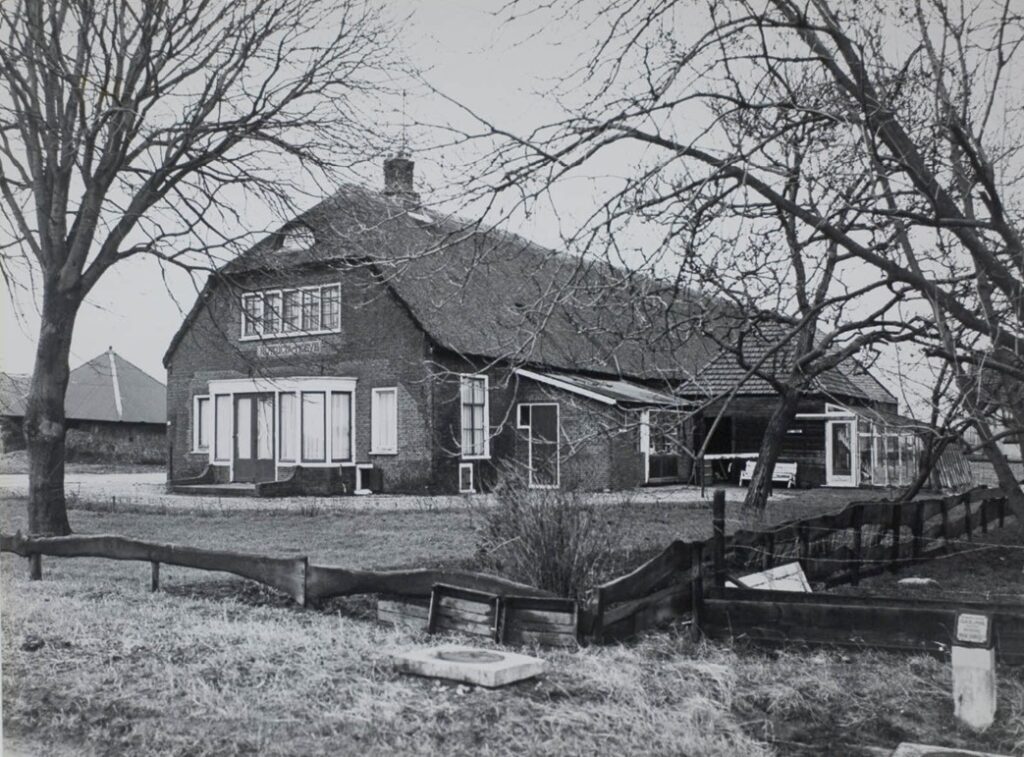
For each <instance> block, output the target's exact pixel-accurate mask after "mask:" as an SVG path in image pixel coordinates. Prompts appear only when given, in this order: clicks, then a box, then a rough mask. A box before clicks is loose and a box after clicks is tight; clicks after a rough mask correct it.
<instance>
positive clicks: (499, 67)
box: [0, 0, 583, 381]
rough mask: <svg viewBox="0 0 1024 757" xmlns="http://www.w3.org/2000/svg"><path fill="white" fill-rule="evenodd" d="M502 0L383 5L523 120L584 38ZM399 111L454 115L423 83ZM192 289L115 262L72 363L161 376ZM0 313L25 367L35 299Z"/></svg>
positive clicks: (513, 121)
mask: <svg viewBox="0 0 1024 757" xmlns="http://www.w3.org/2000/svg"><path fill="white" fill-rule="evenodd" d="M504 4H505V3H504V2H503V1H502V2H493V1H492V0H486V1H482V0H444V1H443V2H437V1H436V0H433V1H431V0H394V1H393V2H391V4H390V5H391V10H392V12H393V13H394V15H395V16H396V17H398V16H402V15H404V14H409V18H408V21H407V22H406V23H405V24H404V25H403V27H402V28H403V29H404V32H403V37H402V38H403V40H404V45H405V48H406V52H407V54H408V56H409V58H410V59H411V62H412V63H413V64H414V65H415V66H417V67H418V68H420V69H421V70H423V71H424V72H425V76H426V78H427V79H428V80H429V81H430V82H431V83H432V84H433V85H434V86H436V87H437V88H439V89H441V90H443V91H444V93H445V94H446V95H448V96H450V97H451V98H453V99H455V100H458V101H459V102H461V103H465V104H466V105H467V106H468V107H470V108H472V109H473V110H474V111H475V112H478V113H480V114H481V115H486V116H487V117H488V118H490V119H493V120H495V121H496V122H499V123H502V124H505V125H509V126H511V127H514V128H526V127H528V126H529V125H530V124H533V123H538V122H540V121H541V120H543V119H544V118H545V117H550V116H551V115H553V114H554V113H555V110H554V109H553V108H551V107H550V103H549V102H547V101H546V100H545V98H542V97H539V96H537V95H536V94H535V92H536V91H538V90H539V89H541V88H543V87H544V86H545V80H546V79H547V80H549V79H550V78H551V77H553V76H554V75H556V74H557V73H558V72H560V71H564V70H565V69H566V67H567V66H569V65H571V62H572V61H573V60H574V59H575V57H576V56H577V55H578V53H579V50H580V49H581V45H582V40H581V37H580V35H579V34H578V32H579V30H578V29H577V30H575V33H572V34H565V33H563V31H564V30H559V29H557V28H555V29H547V31H546V33H539V34H526V33H525V32H526V29H527V25H526V24H523V25H520V26H517V27H515V29H516V30H517V31H515V33H510V30H509V28H508V27H507V26H505V25H503V23H502V18H504V17H503V16H499V15H497V14H499V12H500V10H501V8H502V7H503V6H504ZM531 28H532V25H531ZM406 111H407V113H406V116H405V119H406V120H408V121H418V122H423V123H443V122H447V121H450V120H451V119H453V118H458V117H459V114H458V113H457V111H455V110H454V109H453V107H452V106H451V104H450V103H447V102H445V100H444V98H442V97H439V96H437V95H435V94H432V93H428V92H425V91H419V92H417V91H410V92H409V94H408V98H407V104H406ZM391 119H392V120H393V123H392V124H391V128H392V129H393V132H394V140H395V147H396V149H397V147H398V145H399V144H400V140H401V136H402V127H401V122H402V121H403V115H402V109H401V105H400V104H396V106H395V109H394V112H393V113H392V115H391ZM427 139H429V137H425V136H424V132H423V131H422V130H420V131H419V132H416V131H415V130H414V131H413V132H412V134H411V142H412V144H411V147H412V148H413V149H415V150H424V149H428V148H430V147H432V145H430V144H424V142H425V141H426V140H427ZM437 139H438V140H439V141H440V139H441V136H440V135H437ZM463 157H465V158H466V159H468V158H469V155H468V153H466V152H463V153H455V154H453V155H438V156H436V158H437V159H439V160H441V161H445V162H448V163H449V164H451V162H452V161H453V160H461V159H462V158H463ZM383 158H384V156H383V155H381V156H379V160H377V161H374V163H373V168H372V169H370V168H368V169H367V170H366V172H365V175H363V176H362V177H361V180H362V181H363V183H365V184H367V185H369V186H372V187H377V186H380V185H381V184H382V161H383ZM417 174H418V177H420V178H421V179H422V181H423V182H424V183H425V184H431V185H438V184H440V183H442V181H443V179H442V178H441V176H442V172H441V170H440V168H439V166H438V165H437V163H436V162H435V158H434V157H431V156H430V155H426V156H424V158H422V159H421V160H419V162H418V165H417ZM582 202H583V198H582V197H581V195H580V194H579V193H575V194H574V195H573V196H572V197H571V198H569V199H568V203H569V204H574V205H576V206H577V207H579V206H581V203H582ZM449 210H454V208H449ZM282 220H283V219H282ZM513 230H514V231H516V232H518V233H521V234H523V235H525V236H528V237H531V238H534V239H536V240H537V241H538V242H541V243H543V244H548V245H555V244H557V242H558V234H559V224H558V221H557V219H556V216H555V215H554V214H553V213H550V214H545V213H543V212H541V213H538V214H535V215H533V216H532V217H531V218H530V219H529V220H526V219H524V220H523V221H522V222H521V223H519V224H517V228H515V229H513ZM200 283H201V282H200ZM195 296H196V287H195V285H194V284H193V283H192V281H191V280H190V279H189V277H188V276H186V275H185V274H184V273H182V272H180V271H176V270H168V271H164V270H162V269H161V268H160V267H159V266H158V265H157V263H156V262H155V261H154V260H151V259H147V258H144V257H141V258H134V259H129V260H127V261H124V262H122V263H119V264H118V265H117V266H115V267H114V268H113V269H111V270H110V271H109V272H108V273H107V274H105V276H104V278H103V280H101V281H100V283H99V284H97V286H96V287H95V289H94V290H93V292H92V293H91V294H90V295H89V298H88V300H87V302H86V304H85V306H84V307H83V309H82V311H81V314H80V315H79V318H78V322H77V326H76V329H75V335H74V341H73V343H72V352H71V367H72V368H74V367H76V366H77V365H79V364H81V363H84V362H86V361H87V360H89V359H91V358H93V357H95V356H96V355H97V354H99V353H100V352H102V351H104V350H106V349H107V347H108V346H113V347H114V349H115V350H116V351H117V352H119V353H120V354H121V355H122V356H123V357H124V358H125V359H127V360H129V361H130V362H132V363H135V364H136V365H138V366H139V367H140V368H142V369H143V370H145V371H146V372H148V373H150V374H152V375H153V376H155V377H156V378H158V379H160V380H161V381H165V380H166V374H165V371H164V368H163V364H162V357H163V353H164V351H165V350H166V348H167V345H168V344H169V343H170V340H171V337H172V336H173V335H174V332H175V331H176V330H177V328H178V325H179V324H180V323H181V320H182V318H183V314H184V312H187V310H188V308H189V307H190V306H191V305H192V303H193V301H194V300H195ZM0 318H2V327H3V332H2V338H3V345H2V351H0V369H2V370H5V371H11V372H18V373H29V372H31V370H32V364H33V357H34V350H35V341H36V333H37V331H38V318H37V316H36V313H35V306H34V305H33V304H32V303H31V302H30V301H29V299H28V298H24V299H21V300H19V301H17V302H12V300H11V298H10V295H9V294H8V293H7V292H6V291H4V293H3V310H2V312H0Z"/></svg>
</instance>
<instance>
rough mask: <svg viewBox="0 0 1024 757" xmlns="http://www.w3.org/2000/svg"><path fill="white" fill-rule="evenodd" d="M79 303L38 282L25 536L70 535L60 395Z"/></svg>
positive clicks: (27, 421) (27, 430) (51, 284)
mask: <svg viewBox="0 0 1024 757" xmlns="http://www.w3.org/2000/svg"><path fill="white" fill-rule="evenodd" d="M79 304H80V303H79V300H78V298H77V296H69V295H67V294H66V293H61V292H59V291H58V288H57V285H56V283H55V282H51V281H47V282H46V283H44V285H43V308H42V313H41V319H40V328H39V344H38V345H37V347H36V361H35V368H34V369H33V372H32V384H31V387H30V388H29V394H28V403H27V405H26V408H25V443H26V446H27V448H28V460H29V468H28V530H29V533H31V534H48V535H57V536H62V535H64V534H69V533H71V526H70V525H69V524H68V514H67V506H66V503H65V501H64V439H65V434H66V431H67V429H66V426H65V418H64V396H65V394H66V393H67V388H68V372H69V371H68V357H69V355H70V353H71V333H72V330H73V329H74V324H75V316H76V314H77V312H78V306H79Z"/></svg>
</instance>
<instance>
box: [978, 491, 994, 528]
mask: <svg viewBox="0 0 1024 757" xmlns="http://www.w3.org/2000/svg"><path fill="white" fill-rule="evenodd" d="M991 501H992V500H988V499H983V500H981V505H980V506H979V507H978V520H980V521H981V532H982V533H983V534H987V533H988V511H989V509H990V508H989V506H988V503H989V502H991Z"/></svg>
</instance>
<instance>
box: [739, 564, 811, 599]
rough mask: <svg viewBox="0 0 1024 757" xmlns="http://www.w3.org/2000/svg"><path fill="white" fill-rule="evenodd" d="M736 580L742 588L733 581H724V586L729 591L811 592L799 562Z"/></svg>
mask: <svg viewBox="0 0 1024 757" xmlns="http://www.w3.org/2000/svg"><path fill="white" fill-rule="evenodd" d="M738 580H739V582H740V583H742V584H743V585H742V586H737V584H736V583H735V582H734V581H726V582H725V585H726V586H728V587H729V588H731V589H740V588H742V589H767V590H769V591H802V592H806V593H810V591H811V585H810V583H808V581H807V576H805V575H804V569H803V568H801V567H800V563H799V562H791V563H786V564H785V565H778V566H776V567H774V568H769V569H768V570H763V571H761V572H760V573H751V574H750V575H749V576H740V578H739V579H738Z"/></svg>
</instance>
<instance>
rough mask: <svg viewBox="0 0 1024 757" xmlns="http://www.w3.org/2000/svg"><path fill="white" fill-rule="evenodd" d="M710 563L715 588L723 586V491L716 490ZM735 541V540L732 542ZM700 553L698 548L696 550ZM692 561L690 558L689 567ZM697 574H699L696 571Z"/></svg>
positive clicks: (712, 508) (713, 504)
mask: <svg viewBox="0 0 1024 757" xmlns="http://www.w3.org/2000/svg"><path fill="white" fill-rule="evenodd" d="M711 538H712V546H711V562H712V565H713V566H714V581H715V586H722V585H724V584H725V490H724V489H716V490H715V496H714V499H713V500H712V502H711ZM734 541H735V540H734ZM696 551H697V552H700V551H701V550H700V548H698V549H697V550H696ZM692 563H693V560H692V558H691V565H692ZM698 572H700V571H699V570H698Z"/></svg>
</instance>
